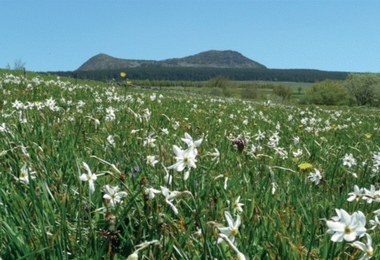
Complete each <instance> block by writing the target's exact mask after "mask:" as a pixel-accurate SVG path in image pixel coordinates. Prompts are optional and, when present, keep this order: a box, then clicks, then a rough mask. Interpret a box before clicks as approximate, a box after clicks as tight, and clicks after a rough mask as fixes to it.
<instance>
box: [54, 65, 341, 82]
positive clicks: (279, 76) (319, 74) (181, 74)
mask: <svg viewBox="0 0 380 260" xmlns="http://www.w3.org/2000/svg"><path fill="white" fill-rule="evenodd" d="M120 72H125V73H126V74H127V76H126V78H128V79H130V80H145V79H148V80H184V81H207V80H209V79H211V78H214V77H216V76H223V77H225V78H227V79H230V80H237V81H250V80H260V81H292V82H311V83H313V82H318V81H323V80H326V79H332V80H345V79H346V78H347V76H348V75H349V72H334V71H321V70H312V69H252V68H189V67H187V68H176V67H147V68H141V67H140V68H128V69H124V70H123V69H118V70H100V71H55V72H47V73H49V74H55V75H59V76H65V77H71V78H76V79H88V80H96V81H105V80H110V79H115V80H116V81H119V80H123V79H125V78H121V76H120Z"/></svg>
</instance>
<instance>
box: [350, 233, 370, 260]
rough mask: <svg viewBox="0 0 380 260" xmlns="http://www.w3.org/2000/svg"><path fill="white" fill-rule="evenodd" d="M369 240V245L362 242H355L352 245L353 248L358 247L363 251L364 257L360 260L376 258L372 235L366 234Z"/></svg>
mask: <svg viewBox="0 0 380 260" xmlns="http://www.w3.org/2000/svg"><path fill="white" fill-rule="evenodd" d="M365 235H366V238H367V243H366V244H364V243H363V242H361V241H355V242H353V243H351V246H353V247H356V248H358V249H360V250H362V251H363V255H362V256H361V257H360V258H359V260H367V259H371V258H372V257H373V256H374V253H373V247H372V238H371V236H370V235H368V234H365Z"/></svg>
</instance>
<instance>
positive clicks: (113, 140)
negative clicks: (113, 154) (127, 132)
mask: <svg viewBox="0 0 380 260" xmlns="http://www.w3.org/2000/svg"><path fill="white" fill-rule="evenodd" d="M107 142H108V143H109V144H110V145H111V146H113V147H115V145H116V143H115V139H114V138H113V136H112V135H109V136H108V137H107Z"/></svg>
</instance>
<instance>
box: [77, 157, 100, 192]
mask: <svg viewBox="0 0 380 260" xmlns="http://www.w3.org/2000/svg"><path fill="white" fill-rule="evenodd" d="M83 166H84V168H85V169H86V170H87V174H86V173H83V174H82V175H81V176H80V177H79V179H80V180H81V181H88V186H89V189H90V193H91V194H92V193H94V191H95V183H94V182H95V181H96V179H97V178H98V177H97V176H96V174H94V173H92V171H91V169H90V167H89V166H88V164H87V163H85V162H83Z"/></svg>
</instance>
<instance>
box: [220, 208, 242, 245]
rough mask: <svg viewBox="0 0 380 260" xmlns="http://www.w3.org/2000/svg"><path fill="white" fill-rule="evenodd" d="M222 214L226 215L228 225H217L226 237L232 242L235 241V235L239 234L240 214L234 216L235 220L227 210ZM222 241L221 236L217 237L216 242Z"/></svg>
mask: <svg viewBox="0 0 380 260" xmlns="http://www.w3.org/2000/svg"><path fill="white" fill-rule="evenodd" d="M224 216H225V217H226V220H227V222H228V227H218V229H219V231H220V233H221V234H224V235H226V236H227V237H228V239H229V240H230V241H231V242H232V243H233V242H234V241H235V236H237V234H239V226H240V224H241V219H240V216H239V215H237V216H236V220H235V221H234V220H233V218H232V216H231V213H229V212H228V211H225V212H224ZM222 241H223V238H221V237H219V238H218V244H219V243H221V242H222Z"/></svg>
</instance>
